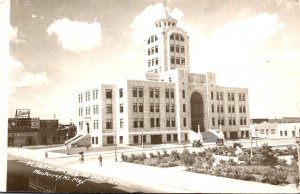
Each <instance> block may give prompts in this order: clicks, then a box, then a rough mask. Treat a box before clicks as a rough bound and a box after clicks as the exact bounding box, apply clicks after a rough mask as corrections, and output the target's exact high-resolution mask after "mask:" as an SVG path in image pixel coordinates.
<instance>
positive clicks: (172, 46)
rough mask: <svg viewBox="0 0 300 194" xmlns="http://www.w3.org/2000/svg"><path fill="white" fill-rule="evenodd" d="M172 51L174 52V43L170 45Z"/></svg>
mask: <svg viewBox="0 0 300 194" xmlns="http://www.w3.org/2000/svg"><path fill="white" fill-rule="evenodd" d="M170 51H171V52H174V45H173V44H171V45H170Z"/></svg>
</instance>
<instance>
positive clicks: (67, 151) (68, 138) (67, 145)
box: [66, 132, 69, 155]
mask: <svg viewBox="0 0 300 194" xmlns="http://www.w3.org/2000/svg"><path fill="white" fill-rule="evenodd" d="M66 136H67V155H69V133H68V132H67V134H66Z"/></svg>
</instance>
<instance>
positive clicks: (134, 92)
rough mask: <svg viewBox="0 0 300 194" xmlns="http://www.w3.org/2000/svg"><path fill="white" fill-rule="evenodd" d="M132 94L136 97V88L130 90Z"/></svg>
mask: <svg viewBox="0 0 300 194" xmlns="http://www.w3.org/2000/svg"><path fill="white" fill-rule="evenodd" d="M132 96H133V97H137V88H133V90H132Z"/></svg>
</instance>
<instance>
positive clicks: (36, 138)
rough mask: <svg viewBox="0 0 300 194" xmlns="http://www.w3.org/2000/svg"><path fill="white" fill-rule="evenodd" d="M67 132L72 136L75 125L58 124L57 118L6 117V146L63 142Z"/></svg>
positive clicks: (74, 133) (74, 131) (74, 132)
mask: <svg viewBox="0 0 300 194" xmlns="http://www.w3.org/2000/svg"><path fill="white" fill-rule="evenodd" d="M61 126H63V127H61ZM67 132H69V138H72V137H74V136H75V135H76V126H75V125H71V126H70V125H59V124H58V119H45V120H44V119H39V118H17V117H16V118H8V146H18V145H21V144H22V145H51V144H63V143H64V142H65V141H66V139H67V137H66V133H67Z"/></svg>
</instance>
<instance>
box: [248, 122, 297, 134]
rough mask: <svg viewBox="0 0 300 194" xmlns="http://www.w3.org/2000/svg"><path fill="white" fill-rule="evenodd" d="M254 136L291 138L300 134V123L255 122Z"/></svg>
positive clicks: (253, 126) (253, 127)
mask: <svg viewBox="0 0 300 194" xmlns="http://www.w3.org/2000/svg"><path fill="white" fill-rule="evenodd" d="M250 128H252V130H251V132H252V137H262V138H291V137H295V136H299V135H300V123H269V122H262V123H260V124H254V125H252V126H251V127H250Z"/></svg>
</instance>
